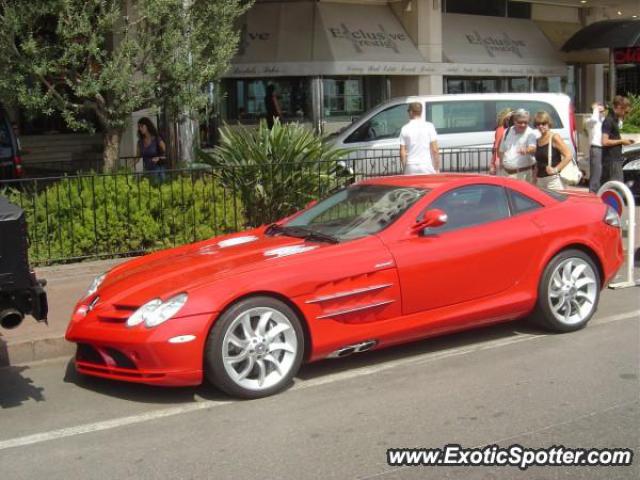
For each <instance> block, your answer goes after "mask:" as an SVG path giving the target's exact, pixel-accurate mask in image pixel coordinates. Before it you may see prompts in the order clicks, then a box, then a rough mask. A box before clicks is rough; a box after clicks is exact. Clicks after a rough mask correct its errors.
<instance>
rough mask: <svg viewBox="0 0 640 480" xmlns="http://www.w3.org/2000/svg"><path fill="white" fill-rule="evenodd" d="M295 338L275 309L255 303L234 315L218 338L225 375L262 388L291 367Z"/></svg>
mask: <svg viewBox="0 0 640 480" xmlns="http://www.w3.org/2000/svg"><path fill="white" fill-rule="evenodd" d="M297 350H298V338H297V335H296V332H295V329H294V328H293V325H292V324H291V321H290V320H289V319H288V318H287V316H286V315H284V314H283V313H282V312H280V311H279V310H276V309H274V308H270V307H256V308H251V309H249V310H246V311H244V312H242V313H241V314H240V315H238V316H237V317H236V318H235V319H234V320H233V322H231V325H230V326H229V328H228V329H227V331H226V333H225V335H224V338H223V341H222V361H223V364H224V368H225V371H226V372H227V374H228V375H229V377H230V378H231V379H232V380H233V381H234V382H235V383H236V384H237V385H238V386H240V387H243V388H246V389H247V390H253V391H260V390H266V389H268V388H270V387H273V386H274V385H276V384H278V383H279V382H280V381H281V380H282V379H283V378H284V377H285V376H286V375H287V374H288V373H289V371H290V370H291V367H292V366H293V364H294V361H295V357H296V353H297Z"/></svg>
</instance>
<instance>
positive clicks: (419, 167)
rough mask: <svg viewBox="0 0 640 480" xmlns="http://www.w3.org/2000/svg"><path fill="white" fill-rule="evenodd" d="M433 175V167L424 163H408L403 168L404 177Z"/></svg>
mask: <svg viewBox="0 0 640 480" xmlns="http://www.w3.org/2000/svg"><path fill="white" fill-rule="evenodd" d="M435 173H436V171H435V170H434V168H433V166H431V165H428V164H425V163H408V164H407V165H406V166H405V167H404V174H405V175H432V174H435Z"/></svg>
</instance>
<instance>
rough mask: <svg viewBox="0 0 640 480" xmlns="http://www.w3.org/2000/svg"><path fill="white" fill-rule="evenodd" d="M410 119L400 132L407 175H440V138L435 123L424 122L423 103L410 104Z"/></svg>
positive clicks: (402, 157) (403, 163)
mask: <svg viewBox="0 0 640 480" xmlns="http://www.w3.org/2000/svg"><path fill="white" fill-rule="evenodd" d="M409 118H410V120H409V123H407V124H406V125H405V126H404V127H402V130H400V163H401V164H402V168H403V169H404V173H405V175H420V174H432V173H438V172H439V171H440V152H439V149H438V136H437V133H436V128H435V127H434V126H433V123H431V122H426V121H424V120H422V103H420V102H413V103H410V104H409Z"/></svg>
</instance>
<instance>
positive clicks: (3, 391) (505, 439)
mask: <svg viewBox="0 0 640 480" xmlns="http://www.w3.org/2000/svg"><path fill="white" fill-rule="evenodd" d="M639 292H640V290H639V289H638V288H631V289H625V290H616V291H612V290H607V291H605V292H603V295H602V299H601V306H600V310H599V311H598V313H597V315H596V316H595V317H594V319H592V321H591V323H590V324H589V326H588V327H587V328H586V329H584V330H581V331H579V332H575V333H571V334H564V335H553V334H547V333H545V332H543V331H541V330H538V329H536V328H531V327H530V326H529V325H528V324H527V322H525V321H518V322H514V323H510V324H505V325H500V326H494V327H489V328H485V329H482V330H475V331H472V332H466V333H464V334H458V335H453V336H449V337H443V338H439V339H432V340H427V341H423V342H418V343H415V344H411V345H408V346H402V347H398V348H393V349H389V350H385V351H381V352H370V353H365V354H360V355H359V356H352V357H349V358H346V359H342V360H333V361H325V362H320V363H317V364H313V365H308V366H305V367H304V368H303V369H302V371H301V373H300V375H299V376H298V377H297V378H296V381H295V385H294V386H293V387H292V388H291V389H289V390H288V391H286V392H284V393H281V394H279V395H276V396H274V397H270V398H266V399H261V400H254V401H237V400H233V399H229V398H228V397H225V396H224V395H222V394H220V393H219V392H217V391H216V390H214V389H213V388H210V387H206V386H203V387H199V388H186V389H175V390H172V389H160V388H152V387H147V386H140V385H129V384H122V383H113V382H108V381H102V380H97V379H86V378H79V377H78V376H77V375H76V374H75V372H74V370H73V367H72V366H71V364H70V361H69V359H62V360H56V361H49V362H44V363H40V364H31V365H29V366H14V367H9V368H6V369H0V477H1V478H2V479H7V480H18V479H47V480H49V479H65V480H75V479H109V480H112V479H114V478H115V479H126V478H136V479H156V478H162V479H164V478H167V479H191V478H193V479H296V480H298V479H374V478H375V479H383V480H390V479H431V478H433V479H493V478H496V479H497V478H499V479H519V478H527V479H529V478H535V479H595V478H598V479H599V478H602V479H637V478H640V458H638V455H639V454H640V448H639V447H640V433H639V432H640V395H639V394H640V382H639V374H640V371H639V365H640V300H639V295H638V293H639ZM450 443H459V444H461V445H462V446H464V447H479V446H485V445H491V444H497V445H500V446H502V447H508V446H510V445H512V444H520V445H522V446H524V447H531V448H539V447H551V446H553V445H563V446H565V447H574V448H587V447H599V448H603V447H610V448H613V447H621V448H630V449H633V450H634V461H633V465H632V466H627V467H586V466H580V467H542V466H536V467H531V468H529V469H528V470H525V471H521V470H519V469H517V468H516V467H481V466H478V467H442V466H437V467H423V466H419V467H390V466H388V465H387V462H386V452H387V449H388V448H396V447H412V448H416V447H419V448H422V447H425V448H427V447H443V446H444V445H446V444H450Z"/></svg>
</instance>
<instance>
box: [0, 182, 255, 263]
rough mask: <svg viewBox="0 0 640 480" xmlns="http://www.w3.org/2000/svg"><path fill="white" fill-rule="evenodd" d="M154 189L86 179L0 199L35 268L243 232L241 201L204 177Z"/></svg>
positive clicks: (38, 185) (139, 184) (30, 188)
mask: <svg viewBox="0 0 640 480" xmlns="http://www.w3.org/2000/svg"><path fill="white" fill-rule="evenodd" d="M152 180H153V179H152ZM154 183H155V182H152V181H150V179H149V178H147V177H146V176H141V175H135V174H115V175H89V176H81V177H65V178H63V179H60V180H58V181H56V182H55V183H53V184H50V185H48V186H46V187H44V188H43V187H42V186H41V184H42V181H40V182H39V183H37V182H36V181H34V182H32V183H29V184H28V185H24V186H23V187H22V188H21V189H19V190H10V191H9V192H7V193H8V196H9V198H10V200H11V201H12V202H14V203H16V204H18V205H20V206H22V208H24V210H25V212H26V215H27V222H28V228H29V240H30V248H29V255H30V259H31V261H32V263H34V264H42V263H53V262H57V261H64V260H71V259H74V258H79V257H98V256H111V255H121V254H127V253H134V252H142V251H152V250H158V249H163V248H167V247H172V246H176V245H181V244H184V243H189V242H193V241H197V240H203V239H206V238H209V237H212V236H214V235H217V234H222V233H228V232H233V231H236V230H238V229H239V228H240V227H241V226H242V225H243V224H244V220H243V218H242V213H241V212H242V206H241V204H240V201H239V200H238V199H237V198H235V196H234V195H231V194H230V193H229V192H228V191H225V190H224V189H223V187H222V186H221V185H220V183H219V181H218V180H216V179H214V177H213V176H212V175H211V174H210V173H195V174H194V173H192V172H190V173H189V174H178V175H172V178H171V179H169V180H167V181H165V182H163V183H162V184H160V185H155V184H154Z"/></svg>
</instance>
